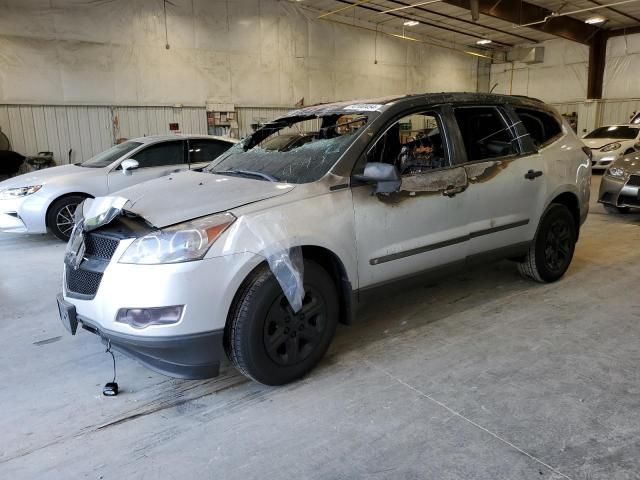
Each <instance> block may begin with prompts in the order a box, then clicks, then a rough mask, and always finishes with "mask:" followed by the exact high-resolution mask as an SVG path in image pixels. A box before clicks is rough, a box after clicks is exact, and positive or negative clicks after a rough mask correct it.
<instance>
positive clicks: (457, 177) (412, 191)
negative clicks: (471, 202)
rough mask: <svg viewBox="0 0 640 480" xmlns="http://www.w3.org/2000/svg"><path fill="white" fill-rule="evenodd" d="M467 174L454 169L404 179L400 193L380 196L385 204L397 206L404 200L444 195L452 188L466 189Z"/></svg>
mask: <svg viewBox="0 0 640 480" xmlns="http://www.w3.org/2000/svg"><path fill="white" fill-rule="evenodd" d="M467 185H468V181H467V173H466V172H465V169H464V168H453V169H448V170H441V171H436V172H431V173H423V174H417V175H407V176H405V177H402V185H401V186H400V191H399V192H396V193H391V194H389V195H378V200H380V201H381V202H383V203H386V204H390V205H396V204H399V203H401V202H403V201H404V200H408V199H411V198H417V197H425V196H431V195H443V194H444V191H445V190H447V189H450V188H455V187H461V188H466V187H467Z"/></svg>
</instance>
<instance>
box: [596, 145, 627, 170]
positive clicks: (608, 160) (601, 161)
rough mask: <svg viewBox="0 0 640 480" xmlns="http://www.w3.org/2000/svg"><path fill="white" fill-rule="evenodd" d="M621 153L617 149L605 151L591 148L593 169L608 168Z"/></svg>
mask: <svg viewBox="0 0 640 480" xmlns="http://www.w3.org/2000/svg"><path fill="white" fill-rule="evenodd" d="M620 156H621V154H619V153H617V152H616V151H613V152H606V153H603V152H601V151H600V150H597V149H592V150H591V169H592V170H606V169H607V168H609V166H610V165H611V164H612V163H613V162H614V161H615V160H617V159H618V158H619V157H620Z"/></svg>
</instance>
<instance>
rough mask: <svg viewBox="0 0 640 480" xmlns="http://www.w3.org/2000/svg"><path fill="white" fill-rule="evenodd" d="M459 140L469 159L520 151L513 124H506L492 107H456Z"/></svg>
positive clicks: (475, 159) (500, 155) (505, 154)
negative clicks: (461, 141) (462, 142)
mask: <svg viewBox="0 0 640 480" xmlns="http://www.w3.org/2000/svg"><path fill="white" fill-rule="evenodd" d="M455 117H456V121H457V122H458V126H459V127H460V133H461V134H462V140H463V141H464V146H465V148H466V150H467V160H468V161H470V162H473V161H477V160H486V159H490V158H498V157H506V156H509V155H517V154H518V153H519V151H518V147H517V140H516V137H515V135H514V127H513V126H510V125H508V124H507V122H506V119H504V118H503V117H502V115H501V114H500V111H499V110H498V109H497V108H495V107H460V108H456V109H455Z"/></svg>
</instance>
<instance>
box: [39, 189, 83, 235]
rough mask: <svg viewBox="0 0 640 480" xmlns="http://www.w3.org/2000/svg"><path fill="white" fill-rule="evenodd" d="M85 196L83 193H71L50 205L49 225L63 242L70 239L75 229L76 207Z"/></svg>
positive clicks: (52, 231) (48, 213)
mask: <svg viewBox="0 0 640 480" xmlns="http://www.w3.org/2000/svg"><path fill="white" fill-rule="evenodd" d="M85 198H86V197H83V196H81V195H70V196H68V197H63V198H60V199H58V200H56V201H55V202H53V203H52V204H51V207H49V211H48V212H47V227H49V230H51V233H53V234H54V235H55V236H56V237H58V238H59V239H60V240H62V241H63V242H66V241H68V240H69V237H70V236H71V232H72V231H73V226H74V214H75V212H76V208H77V207H78V205H79V204H80V203H81V202H82V201H83V200H84V199H85Z"/></svg>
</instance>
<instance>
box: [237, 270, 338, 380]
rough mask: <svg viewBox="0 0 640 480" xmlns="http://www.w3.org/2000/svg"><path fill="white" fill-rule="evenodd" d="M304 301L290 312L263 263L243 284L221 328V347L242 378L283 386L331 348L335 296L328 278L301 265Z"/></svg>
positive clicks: (287, 304)
mask: <svg viewBox="0 0 640 480" xmlns="http://www.w3.org/2000/svg"><path fill="white" fill-rule="evenodd" d="M304 290H305V297H304V299H303V302H302V309H301V310H300V311H299V312H293V310H292V309H291V307H290V306H289V303H288V301H287V299H286V298H285V297H284V294H283V292H282V288H281V287H280V284H279V283H278V281H277V280H276V278H275V277H274V275H273V273H272V272H271V270H269V267H268V266H267V265H262V266H260V267H258V268H257V269H256V270H255V271H254V272H253V273H252V274H251V275H250V277H249V278H248V279H247V281H245V283H244V285H243V286H242V287H241V289H240V292H239V293H238V295H237V298H236V300H235V302H234V306H233V308H232V311H231V314H230V318H229V321H228V325H227V327H226V329H225V342H224V343H225V349H226V351H227V356H228V357H229V360H231V363H232V364H233V365H234V366H235V367H236V368H237V369H238V370H240V372H241V373H242V374H244V375H245V376H247V377H249V378H251V379H253V380H255V381H257V382H260V383H263V384H265V385H283V384H285V383H289V382H292V381H294V380H296V379H298V378H300V377H302V376H303V375H305V374H306V373H307V372H309V371H310V370H311V369H313V367H315V366H316V364H317V363H318V362H319V361H320V360H321V359H322V357H323V356H324V354H325V352H326V351H327V349H328V348H329V344H330V343H331V340H332V338H333V334H334V333H335V330H336V325H337V323H338V315H339V309H338V295H337V292H336V287H335V284H334V283H333V280H332V279H331V276H330V275H329V274H328V273H327V272H326V271H325V269H324V268H322V267H321V266H320V265H318V264H317V263H315V262H311V261H308V260H305V262H304Z"/></svg>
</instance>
